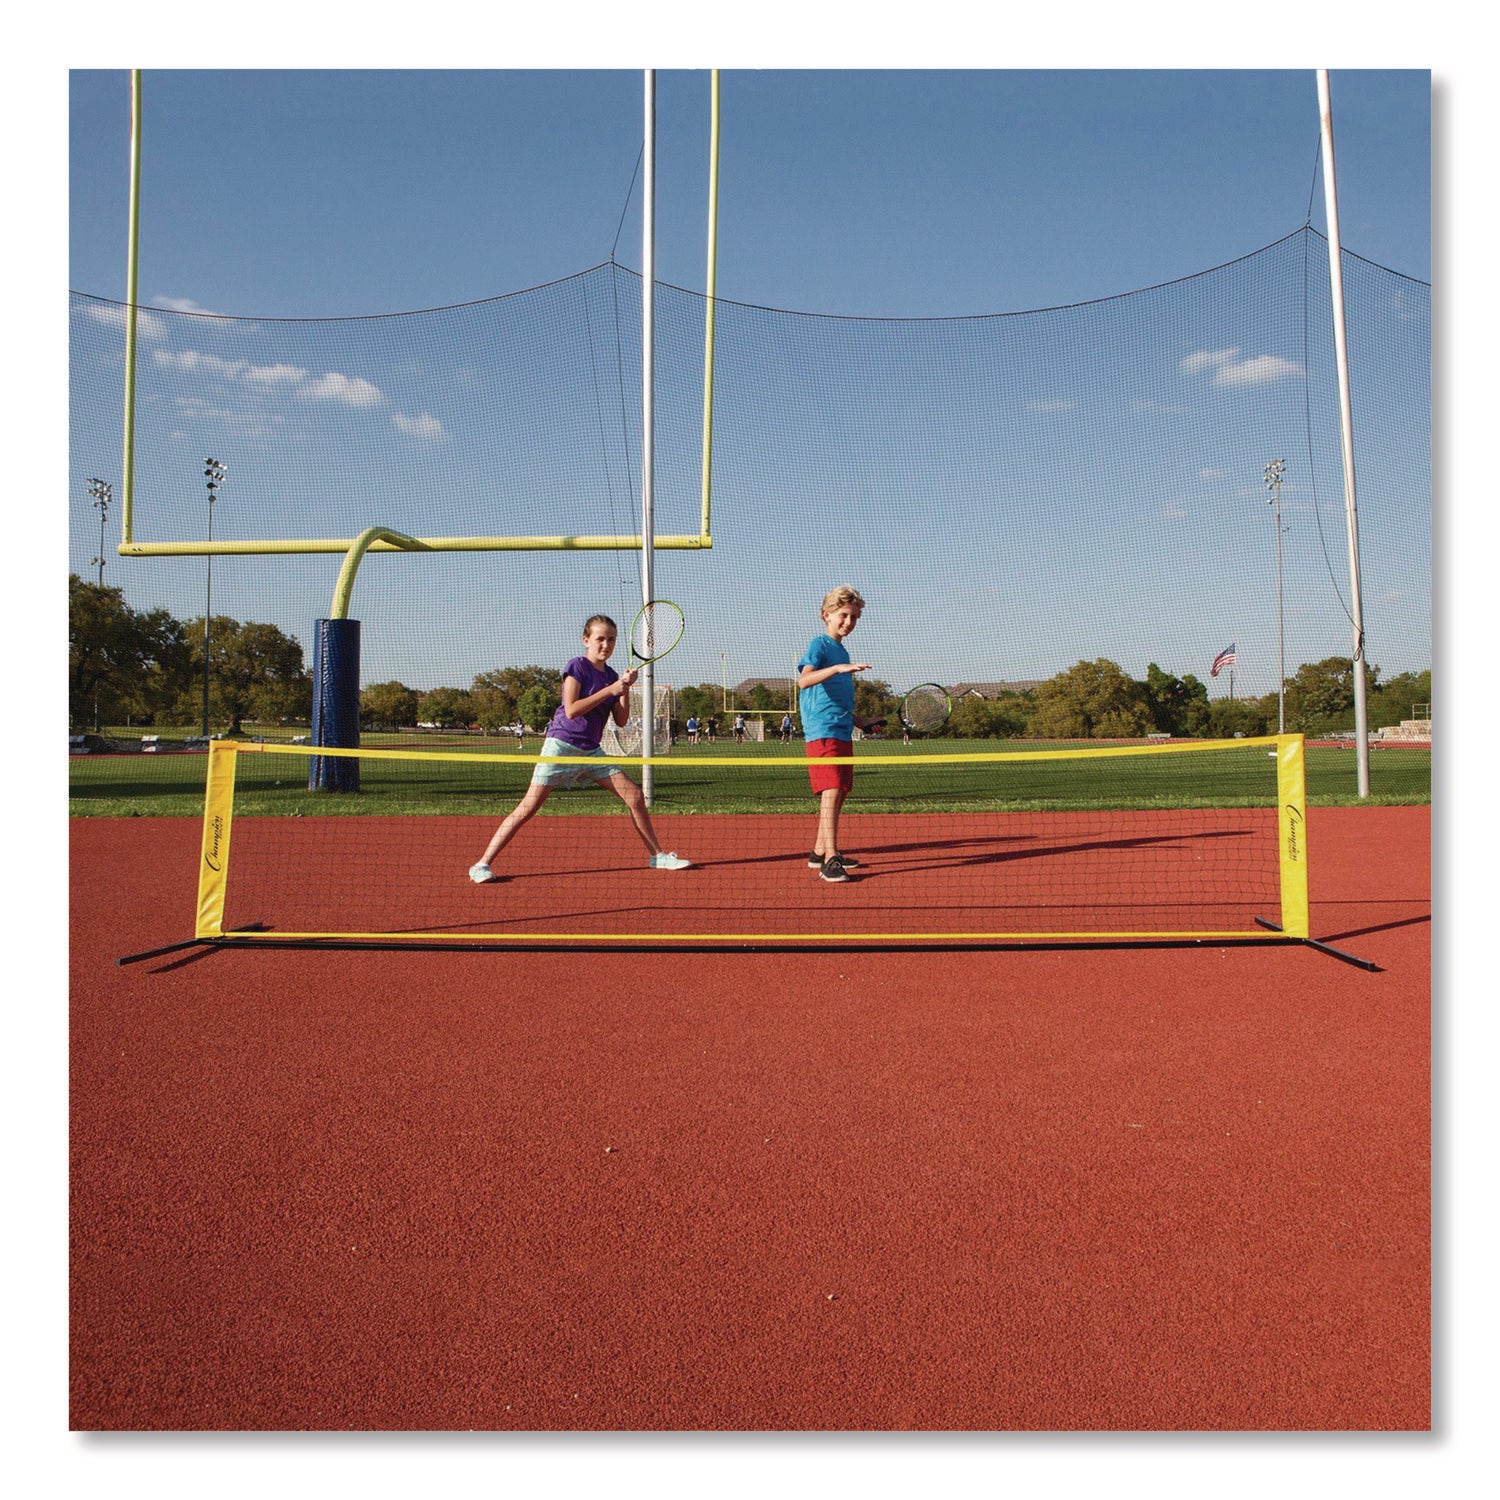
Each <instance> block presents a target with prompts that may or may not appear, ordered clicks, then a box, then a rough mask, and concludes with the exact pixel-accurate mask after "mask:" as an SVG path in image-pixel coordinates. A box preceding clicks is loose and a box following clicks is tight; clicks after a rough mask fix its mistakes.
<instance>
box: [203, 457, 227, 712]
mask: <svg viewBox="0 0 1500 1500" xmlns="http://www.w3.org/2000/svg"><path fill="white" fill-rule="evenodd" d="M228 472H229V470H228V468H227V467H226V466H225V465H224V464H221V463H220V462H219V460H218V459H216V458H208V459H204V461H203V478H204V482H205V483H206V484H207V485H208V541H209V550H208V552H207V553H206V554H205V556H204V561H205V562H206V563H207V564H208V572H207V584H206V588H205V592H204V596H203V738H204V739H205V740H207V739H208V642H209V632H210V630H211V629H212V623H213V617H214V554H213V539H214V501H215V500H217V499H218V498H219V490H220V489H221V488H222V487H223V484H224V476H225V475H226V474H227V473H228Z"/></svg>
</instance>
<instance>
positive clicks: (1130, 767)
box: [68, 732, 1432, 817]
mask: <svg viewBox="0 0 1500 1500" xmlns="http://www.w3.org/2000/svg"><path fill="white" fill-rule="evenodd" d="M266 738H267V740H269V739H270V736H269V735H267V737H266ZM281 738H290V732H288V734H287V735H285V736H281ZM362 743H363V746H364V748H366V749H372V750H373V749H383V748H392V747H399V748H401V749H405V750H420V751H427V752H442V753H443V754H445V755H448V754H451V755H453V756H455V757H456V759H454V760H442V761H431V760H362V761H361V790H360V792H359V793H358V794H357V795H337V796H334V795H329V794H327V793H319V792H309V791H308V789H307V761H306V759H305V758H304V757H303V756H301V755H292V754H286V755H277V754H264V755H260V754H257V755H242V756H241V757H240V758H239V773H238V778H237V789H236V797H235V811H236V812H237V813H243V814H248V815H279V816H311V815H329V814H338V815H362V814H363V815H370V814H379V815H384V816H391V815H422V814H448V815H454V814H462V815H469V814H473V815H480V816H495V817H499V816H503V815H504V813H505V812H507V811H508V810H509V808H510V806H511V805H512V804H513V803H514V802H515V800H516V799H517V798H518V797H519V796H520V794H521V791H522V789H523V788H524V786H525V784H526V782H527V780H528V779H529V777H530V769H531V766H530V761H529V760H521V761H509V762H493V761H488V760H483V759H479V758H477V757H481V756H485V755H494V754H501V755H514V754H517V753H521V754H524V755H527V756H534V755H535V754H536V751H537V749H538V747H539V743H540V742H539V741H538V740H536V739H535V738H531V739H528V740H527V742H526V750H525V751H524V752H517V751H516V746H515V741H514V740H508V739H505V738H503V737H492V738H490V739H484V740H482V739H474V738H466V737H453V738H452V739H447V738H445V737H443V736H439V735H431V736H426V737H424V738H423V739H422V740H421V741H413V740H412V739H411V738H410V737H399V738H398V737H397V736H393V735H367V736H365V738H364V740H363V742H362ZM1179 743H1180V742H1179ZM1042 748H1045V747H1043V746H1040V745H1037V744H1035V743H1034V742H1028V741H1011V740H934V741H929V742H926V743H925V744H924V743H913V744H911V745H908V746H903V745H902V744H901V743H900V742H899V741H871V742H867V743H866V744H864V745H862V746H861V747H859V749H858V750H857V751H856V755H857V757H859V758H860V759H863V760H867V761H870V762H871V763H869V764H866V765H862V766H857V767H856V771H855V787H854V792H853V794H852V795H851V797H850V800H849V803H848V806H847V811H848V812H849V813H859V812H893V811H894V812H900V811H910V812H941V811H954V810H959V809H964V810H980V809H992V810H997V811H1004V810H1006V809H1010V810H1014V811H1022V810H1032V809H1050V810H1055V811H1066V810H1078V809H1088V808H1100V807H1109V808H1122V809H1123V808H1141V807H1217V806H1247V805H1248V806H1262V805H1269V804H1272V803H1274V801H1275V798H1276V781H1275V766H1274V762H1273V760H1272V759H1271V757H1270V755H1269V754H1268V752H1267V749H1266V747H1264V746H1247V747H1239V746H1236V747H1234V748H1233V749H1230V750H1224V751H1219V752H1205V753H1202V754H1198V753H1187V754H1180V753H1167V754H1148V755H1144V756H1129V757H1122V758H1118V759H1117V758H1113V757H1111V758H1108V759H1102V760H1101V759H1088V760H1074V759H1058V760H1034V761H1001V762H993V761H991V762H983V763H973V764H960V765H956V766H955V765H949V764H934V763H931V762H925V763H924V762H923V761H922V759H921V757H923V756H927V755H932V754H942V755H954V754H976V755H993V754H995V753H996V752H1001V753H1011V752H1017V751H1032V750H1037V749H1042ZM877 756H879V757H884V756H889V757H891V758H892V763H891V764H875V763H874V761H873V758H874V757H877ZM724 760H733V761H734V762H735V763H734V764H732V765H724V764H719V765H715V764H707V763H706V762H709V761H724ZM206 765H207V757H206V755H204V754H202V753H196V754H171V753H162V754H155V755H149V754H146V755H143V754H122V755H82V756H70V757H69V762H68V773H69V774H68V782H69V799H68V811H69V814H70V815H71V816H74V817H197V816H201V814H202V811H203V785H204V776H205V771H206ZM632 774H633V775H635V776H636V777H637V779H639V768H634V769H633V770H632ZM654 779H655V796H654V806H655V808H656V809H657V810H658V811H660V812H662V813H699V812H713V813H754V812H794V813H801V812H808V811H810V810H811V807H812V797H811V794H810V792H809V791H808V788H807V780H806V774H805V770H804V766H803V750H802V746H801V744H800V742H794V743H793V744H791V745H780V744H776V743H772V744H764V745H760V744H753V743H751V744H745V745H736V744H734V742H733V740H732V739H730V740H727V741H726V740H720V742H719V743H718V744H716V745H697V746H689V745H685V744H678V745H677V746H676V747H675V748H674V749H673V751H672V753H671V754H670V755H669V756H668V757H666V758H665V760H664V761H663V762H662V763H661V764H660V765H658V766H657V767H655V778H654ZM1307 782H1308V787H1307V790H1308V802H1309V805H1311V806H1313V807H1339V806H1355V805H1359V804H1360V801H1361V799H1360V798H1359V796H1358V795H1357V791H1356V761H1355V753H1354V751H1353V750H1352V749H1344V748H1335V747H1322V746H1311V747H1309V748H1308V751H1307ZM1431 800H1432V752H1431V751H1430V750H1427V749H1379V750H1372V751H1371V754H1370V797H1369V798H1368V803H1371V804H1379V805H1384V806H1409V805H1423V804H1427V803H1430V802H1431ZM615 810H621V811H623V809H621V808H620V804H619V803H618V801H617V800H616V799H615V798H613V797H610V796H608V795H607V794H604V795H601V794H600V793H598V792H596V791H582V792H568V793H558V794H556V795H554V796H553V797H552V798H551V799H550V800H549V801H548V803H547V805H546V807H545V808H544V809H543V813H544V815H546V814H563V815H566V814H568V813H571V812H580V811H583V812H591V813H598V812H603V811H615Z"/></svg>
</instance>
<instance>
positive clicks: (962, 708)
mask: <svg viewBox="0 0 1500 1500" xmlns="http://www.w3.org/2000/svg"><path fill="white" fill-rule="evenodd" d="M1030 712H1031V706H1030V704H1029V703H1028V702H1027V701H1026V699H1025V698H1024V697H1023V696H1022V695H1021V694H1020V693H1004V694H1002V695H1001V696H1000V697H998V698H960V699H959V700H958V702H956V703H955V704H954V705H953V713H952V716H951V717H950V718H949V720H948V723H947V732H948V733H949V734H950V735H953V736H954V737H955V738H957V739H965V740H1002V739H1003V740H1010V739H1017V738H1018V737H1019V736H1021V735H1023V734H1025V733H1026V725H1027V722H1028V719H1029V717H1030Z"/></svg>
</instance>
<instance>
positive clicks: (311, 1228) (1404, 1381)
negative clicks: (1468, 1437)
mask: <svg viewBox="0 0 1500 1500" xmlns="http://www.w3.org/2000/svg"><path fill="white" fill-rule="evenodd" d="M197 839H198V829H197V827H196V825H195V824H192V823H190V822H186V821H176V820H164V821H145V820H119V821H108V820H77V821H75V822H74V823H73V824H72V858H73V899H72V903H71V948H72V993H71V1092H72V1099H71V1132H70V1150H71V1157H72V1237H71V1257H72V1279H71V1299H72V1353H71V1383H72V1393H71V1394H72V1401H71V1420H72V1425H73V1426H74V1427H75V1428H79V1429H178V1430H182V1429H263V1428H273V1429H288V1428H291V1429H340V1428H354V1429H429V1430H430V1429H460V1428H465V1429H466V1428H479V1429H510V1428H516V1429H547V1430H571V1429H614V1430H620V1429H745V1430H749V1429H756V1430H764V1429H776V1430H789V1429H846V1430H869V1429H971V1430H972V1429H984V1430H998V1429H1010V1430H1015V1429H1236V1430H1246V1429H1293V1428H1297V1429H1425V1428H1427V1427H1428V1425H1429V1423H1430V1384H1431V1382H1430V1363H1429V1360H1430V1336H1429V1314H1430V1257H1429V1226H1430V1216H1429V1206H1430V1182H1431V1165H1430V1155H1429V1153H1430V1139H1431V1136H1430V1115H1429V1083H1430V1056H1429V991H1430V980H1429V975H1430V964H1429V953H1430V936H1431V928H1430V887H1431V880H1430V858H1429V818H1428V812H1427V810H1426V809H1363V808H1362V809H1335V810H1324V809H1315V810H1313V812H1312V813H1311V814H1310V817H1309V849H1310V869H1311V876H1312V890H1313V930H1314V932H1315V934H1316V935H1318V936H1320V937H1323V938H1325V939H1327V940H1329V941H1331V942H1333V943H1334V944H1335V945H1336V946H1338V947H1341V948H1344V949H1346V950H1348V951H1350V952H1353V953H1356V954H1358V955H1359V956H1360V957H1362V958H1367V959H1370V960H1373V961H1374V962H1375V963H1377V964H1379V965H1380V966H1381V970H1382V972H1379V973H1368V972H1365V971H1363V970H1360V969H1356V968H1353V967H1350V966H1348V965H1346V964H1342V963H1340V962H1338V961H1337V960H1336V959H1333V958H1329V957H1326V956H1324V955H1322V954H1319V953H1317V952H1315V951H1312V950H1310V949H1305V948H1297V947H1288V948H1282V947H1273V948H1258V947H1255V948H1232V947H1231V948H1190V949H1155V950H1140V949H1134V950H1112V951H1095V950H1071V951H1069V950H1027V951H1020V952H1016V951H1009V952H981V953H959V954H931V953H929V954H920V953H879V952H876V953H867V952H854V953H850V952H844V953H826V954H825V953H811V954H807V953H799V954H785V953H783V954H752V955H744V954H737V953H732V952H731V953H706V954H705V953H691V954H676V955H674V954H671V953H636V954H612V953H588V954H582V955H576V954H575V955H568V954H562V953H554V952H543V953H519V954H497V953H488V954H476V953H436V954H434V953H430V952H374V953H359V952H355V953H349V952H286V951H267V952H253V951H242V950H234V951H226V952H209V953H201V952H194V951H190V952H188V953H186V954H179V955H174V956H171V957H167V958H162V959H158V960H152V961H148V962H146V963H142V964H137V965H133V966H128V967H124V968H121V967H117V966H116V964H115V959H116V958H118V957H119V956H121V955H124V954H128V953H134V952H139V951H141V950H143V949H147V948H151V947H153V946H156V945H159V944H163V943H168V942H172V941H174V940H176V939H179V938H182V937H185V936H187V935H188V933H189V932H190V930H191V913H192V907H193V896H194V884H195V879H196V853H197ZM814 878H815V877H813V875H812V874H811V872H809V874H808V879H809V880H813V879H814Z"/></svg>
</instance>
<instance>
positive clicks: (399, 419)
mask: <svg viewBox="0 0 1500 1500" xmlns="http://www.w3.org/2000/svg"><path fill="white" fill-rule="evenodd" d="M391 421H392V422H393V423H394V424H395V427H396V431H397V432H404V433H405V434H406V435H407V437H415V438H425V439H427V440H428V441H429V442H434V443H435V442H438V441H439V440H441V439H442V438H445V437H447V436H448V434H447V433H446V432H444V431H443V424H442V423H441V422H439V421H438V419H437V418H436V417H432V416H429V415H428V414H427V413H426V412H425V411H424V412H423V413H422V415H421V416H420V417H408V416H406V415H405V413H403V412H399V411H398V412H393V413H392V414H391Z"/></svg>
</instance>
